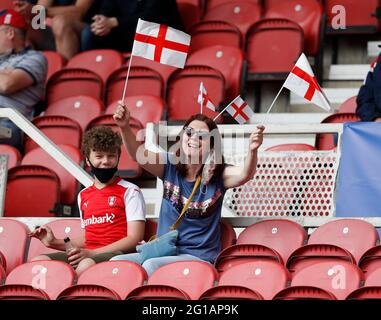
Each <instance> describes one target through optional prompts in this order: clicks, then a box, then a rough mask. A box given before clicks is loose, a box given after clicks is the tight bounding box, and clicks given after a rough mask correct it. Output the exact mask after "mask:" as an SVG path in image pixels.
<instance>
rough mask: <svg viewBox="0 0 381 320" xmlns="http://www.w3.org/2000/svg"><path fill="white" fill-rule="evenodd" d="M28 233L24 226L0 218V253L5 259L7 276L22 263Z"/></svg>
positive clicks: (17, 222)
mask: <svg viewBox="0 0 381 320" xmlns="http://www.w3.org/2000/svg"><path fill="white" fill-rule="evenodd" d="M28 233H29V230H28V228H27V226H26V225H25V224H23V223H21V222H19V221H16V220H13V219H6V218H0V251H1V253H2V254H3V256H4V257H5V261H6V266H7V268H6V272H7V274H8V273H9V272H10V271H11V270H13V269H14V268H15V267H16V266H18V265H20V264H22V263H23V262H24V257H25V250H26V246H27V241H28Z"/></svg>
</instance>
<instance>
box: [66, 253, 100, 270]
mask: <svg viewBox="0 0 381 320" xmlns="http://www.w3.org/2000/svg"><path fill="white" fill-rule="evenodd" d="M94 255H95V254H94V252H93V251H91V250H87V249H83V248H73V249H71V250H70V251H69V252H68V260H69V263H70V264H71V265H72V266H73V268H76V267H77V266H78V264H79V263H80V262H81V260H83V259H85V258H91V257H93V256H94Z"/></svg>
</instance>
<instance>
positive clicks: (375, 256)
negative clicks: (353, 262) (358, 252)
mask: <svg viewBox="0 0 381 320" xmlns="http://www.w3.org/2000/svg"><path fill="white" fill-rule="evenodd" d="M358 265H359V267H360V269H361V270H362V271H363V272H364V274H365V277H367V276H368V274H370V273H372V272H373V271H374V270H377V269H379V268H381V245H378V246H375V247H373V248H370V249H369V250H367V251H366V252H365V253H364V254H363V255H362V257H361V259H360V261H359V262H358Z"/></svg>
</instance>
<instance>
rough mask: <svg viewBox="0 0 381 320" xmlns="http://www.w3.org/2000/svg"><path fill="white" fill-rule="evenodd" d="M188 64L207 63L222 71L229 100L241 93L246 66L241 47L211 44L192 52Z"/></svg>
mask: <svg viewBox="0 0 381 320" xmlns="http://www.w3.org/2000/svg"><path fill="white" fill-rule="evenodd" d="M187 64H188V65H207V66H209V67H212V68H214V69H216V70H218V71H220V72H221V73H222V74H223V76H224V78H225V86H226V93H225V96H226V99H228V100H229V101H231V100H233V99H234V98H235V97H236V96H237V95H239V94H240V93H241V84H243V83H244V79H243V76H244V75H245V70H244V67H245V66H246V65H245V64H244V55H243V52H242V51H241V49H239V48H233V47H228V46H221V45H217V46H210V47H207V48H203V49H200V50H197V51H195V52H194V53H192V54H191V55H190V57H189V58H188V61H187ZM207 90H208V88H207Z"/></svg>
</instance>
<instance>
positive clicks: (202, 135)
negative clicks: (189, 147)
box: [184, 127, 210, 140]
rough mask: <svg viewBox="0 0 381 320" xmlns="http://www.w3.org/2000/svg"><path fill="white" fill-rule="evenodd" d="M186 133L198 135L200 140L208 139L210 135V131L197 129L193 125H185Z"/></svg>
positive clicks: (189, 135) (190, 135)
mask: <svg viewBox="0 0 381 320" xmlns="http://www.w3.org/2000/svg"><path fill="white" fill-rule="evenodd" d="M184 131H185V134H186V135H187V136H188V137H189V138H190V137H192V136H193V135H196V137H198V139H199V140H202V139H206V138H209V137H210V132H208V131H196V130H195V129H193V128H191V127H184Z"/></svg>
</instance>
